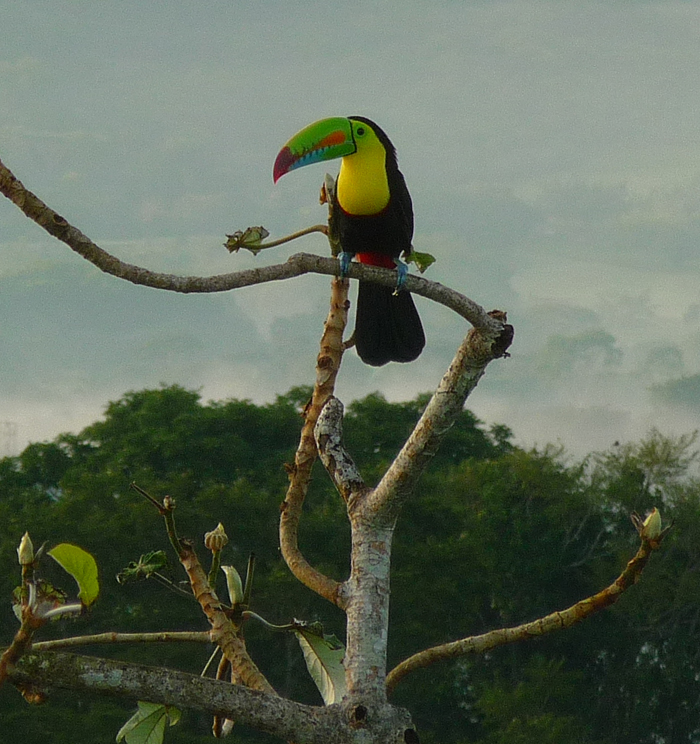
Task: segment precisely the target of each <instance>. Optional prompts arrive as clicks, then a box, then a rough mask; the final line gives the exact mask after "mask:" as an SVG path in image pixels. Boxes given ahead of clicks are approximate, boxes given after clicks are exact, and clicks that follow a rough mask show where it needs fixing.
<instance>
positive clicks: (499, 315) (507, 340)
mask: <svg viewBox="0 0 700 744" xmlns="http://www.w3.org/2000/svg"><path fill="white" fill-rule="evenodd" d="M487 315H488V316H489V317H490V318H493V319H494V320H496V321H498V323H499V324H500V325H501V329H500V331H497V332H496V333H495V334H494V335H492V334H491V333H489V334H486V333H484V331H483V330H482V329H481V328H472V329H471V330H470V331H469V333H468V334H467V341H468V345H469V350H470V353H471V355H472V357H473V358H474V359H475V360H479V361H481V362H483V361H486V362H488V361H490V360H491V359H500V358H501V357H507V356H508V348H509V347H510V345H511V344H512V343H513V337H514V335H515V329H514V328H513V326H512V325H510V324H509V323H507V322H506V321H507V319H508V316H507V314H506V313H505V312H503V311H502V310H491V311H490V312H489V313H487Z"/></svg>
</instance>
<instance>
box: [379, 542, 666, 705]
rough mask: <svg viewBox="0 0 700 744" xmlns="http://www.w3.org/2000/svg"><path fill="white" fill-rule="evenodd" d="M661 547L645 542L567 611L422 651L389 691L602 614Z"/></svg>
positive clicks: (392, 677) (392, 679) (396, 672)
mask: <svg viewBox="0 0 700 744" xmlns="http://www.w3.org/2000/svg"><path fill="white" fill-rule="evenodd" d="M659 545H660V540H649V539H646V538H642V544H641V545H640V547H639V550H638V551H637V554H636V555H635V556H634V558H632V560H631V561H630V562H629V563H628V564H627V566H626V567H625V570H624V571H623V572H622V573H621V574H620V575H619V576H618V577H617V579H615V581H614V582H613V583H612V584H610V586H608V587H606V588H605V589H603V590H602V591H600V592H598V593H597V594H594V595H593V596H591V597H587V598H586V599H582V600H581V601H580V602H577V603H576V604H574V605H572V606H571V607H567V608H566V609H565V610H559V611H557V612H552V613H551V614H549V615H545V617H541V618H539V619H538V620H533V621H532V622H529V623H524V624H522V625H517V626H515V627H512V628H499V629H497V630H492V631H490V632H488V633H484V634H482V635H478V636H470V637H469V638H462V639H461V640H459V641H452V642H451V643H445V644H442V645H440V646H433V647H432V648H428V649H425V650H424V651H419V652H418V653H417V654H414V655H413V656H409V658H408V659H405V660H404V661H402V662H401V663H400V664H398V665H397V666H396V667H394V669H392V670H391V672H389V674H388V675H387V680H386V685H387V690H388V691H389V692H391V691H392V690H393V689H394V688H395V687H396V685H397V684H398V683H399V682H400V681H401V680H402V679H403V678H404V677H405V676H406V675H407V674H408V673H409V672H413V671H415V670H416V669H422V668H424V667H427V666H430V665H431V664H435V663H436V662H438V661H444V660H445V659H454V658H457V657H460V656H466V655H467V654H474V653H483V652H484V651H488V650H489V649H492V648H496V647H498V646H505V645H506V644H508V643H515V642H516V641H526V640H529V639H530V638H538V637H539V636H542V635H546V634H547V633H552V632H553V631H556V630H562V629H564V628H569V627H571V626H572V625H576V624H577V623H580V622H581V621H582V620H585V619H586V618H587V617H589V616H590V615H592V614H593V613H594V612H599V611H600V610H602V609H604V608H606V607H610V605H613V604H614V603H615V602H617V600H618V599H619V598H620V596H621V595H622V593H623V592H625V591H626V590H627V589H629V587H630V586H632V585H633V584H634V583H636V582H637V581H638V580H639V577H640V576H641V573H642V571H643V570H644V567H645V566H646V564H647V561H648V560H649V557H650V556H651V554H652V552H653V551H654V550H656V549H657V548H658V547H659Z"/></svg>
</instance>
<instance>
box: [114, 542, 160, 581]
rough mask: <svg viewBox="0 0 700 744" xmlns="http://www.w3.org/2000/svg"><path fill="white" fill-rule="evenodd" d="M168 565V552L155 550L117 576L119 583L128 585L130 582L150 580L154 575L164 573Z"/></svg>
mask: <svg viewBox="0 0 700 744" xmlns="http://www.w3.org/2000/svg"><path fill="white" fill-rule="evenodd" d="M167 565H168V556H167V554H166V552H165V551H164V550H153V551H151V552H150V553H145V554H144V555H142V556H141V557H140V558H139V560H138V562H136V561H131V563H129V565H128V566H127V567H126V568H125V569H124V570H123V571H120V572H119V573H118V574H117V581H118V582H119V583H120V584H127V583H128V582H130V581H140V580H141V579H148V578H150V577H151V576H152V575H153V574H154V573H157V572H158V571H162V570H163V569H164V568H165V567H166V566H167Z"/></svg>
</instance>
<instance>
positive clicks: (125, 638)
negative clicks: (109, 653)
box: [32, 630, 212, 651]
mask: <svg viewBox="0 0 700 744" xmlns="http://www.w3.org/2000/svg"><path fill="white" fill-rule="evenodd" d="M211 642H212V640H211V633H210V631H208V630H199V631H170V632H166V631H163V632H161V633H97V634H95V635H85V636H72V637H71V638H59V639H57V640H55V641H39V642H38V643H34V644H32V649H33V650H34V651H56V650H58V649H62V648H71V647H72V646H92V645H96V644H105V643H211Z"/></svg>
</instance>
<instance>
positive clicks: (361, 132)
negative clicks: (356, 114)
mask: <svg viewBox="0 0 700 744" xmlns="http://www.w3.org/2000/svg"><path fill="white" fill-rule="evenodd" d="M355 133H356V134H357V136H358V137H362V135H363V134H364V133H365V128H364V127H357V129H356V130H355Z"/></svg>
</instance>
